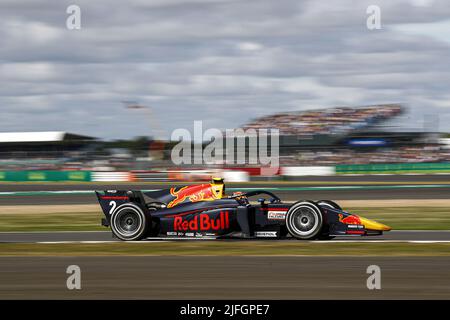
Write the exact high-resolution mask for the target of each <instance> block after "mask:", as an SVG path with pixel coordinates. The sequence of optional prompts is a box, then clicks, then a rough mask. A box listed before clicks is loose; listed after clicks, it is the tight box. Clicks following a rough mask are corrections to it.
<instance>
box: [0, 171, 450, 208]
mask: <svg viewBox="0 0 450 320" xmlns="http://www.w3.org/2000/svg"><path fill="white" fill-rule="evenodd" d="M324 182H327V183H325V184H323V183H324ZM317 183H322V184H317ZM371 183H372V184H371ZM186 184H189V183H186ZM170 186H171V183H170V182H168V183H133V184H126V183H120V184H113V183H103V184H100V183H98V184H96V183H87V184H60V183H54V184H51V183H44V184H42V183H31V184H20V183H14V184H0V206H1V205H22V204H26V205H49V204H95V203H97V200H96V197H95V194H94V192H93V190H113V189H124V190H155V189H163V188H168V187H170ZM274 187H275V188H277V189H270V188H274ZM245 188H252V189H265V188H269V190H270V191H272V192H274V193H275V194H277V195H278V196H280V198H282V199H283V200H285V201H296V200H299V199H316V200H318V199H333V200H384V199H449V198H450V175H392V176H391V175H369V176H334V177H303V178H301V183H295V182H290V183H289V184H283V183H276V182H274V181H262V182H253V183H251V184H245V183H243V184H233V183H228V184H227V189H228V190H230V189H231V190H233V191H235V190H238V189H242V190H245ZM42 191H66V192H68V193H65V194H51V195H46V194H42V195H41V194H37V195H36V194H35V195H14V194H12V195H5V194H2V193H7V192H25V193H26V192H31V193H33V192H42ZM70 191H82V193H70Z"/></svg>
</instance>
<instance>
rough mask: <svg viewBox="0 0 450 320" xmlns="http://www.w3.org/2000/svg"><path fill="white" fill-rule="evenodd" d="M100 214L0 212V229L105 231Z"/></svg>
mask: <svg viewBox="0 0 450 320" xmlns="http://www.w3.org/2000/svg"><path fill="white" fill-rule="evenodd" d="M102 216H103V214H102V213H100V212H83V213H71V212H62V213H31V214H27V213H21V214H8V213H6V214H4V213H2V214H0V231H1V232H5V231H106V230H107V229H106V228H105V227H102V226H101V225H100V220H101V218H102Z"/></svg>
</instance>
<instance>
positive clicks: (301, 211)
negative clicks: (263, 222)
mask: <svg viewBox="0 0 450 320" xmlns="http://www.w3.org/2000/svg"><path fill="white" fill-rule="evenodd" d="M322 226H323V217H322V211H321V210H320V208H319V207H318V206H317V205H316V204H315V203H314V202H313V201H306V200H302V201H299V202H297V203H294V204H293V205H292V207H291V208H290V209H289V210H288V212H287V214H286V227H287V229H288V231H289V234H291V235H292V236H293V237H295V238H297V239H301V240H311V239H315V238H316V237H317V236H318V235H319V234H320V232H321V230H322Z"/></svg>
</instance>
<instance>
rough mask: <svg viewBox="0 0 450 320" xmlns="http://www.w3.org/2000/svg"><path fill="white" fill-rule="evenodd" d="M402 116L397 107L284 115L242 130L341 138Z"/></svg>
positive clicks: (265, 117)
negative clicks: (269, 129)
mask: <svg viewBox="0 0 450 320" xmlns="http://www.w3.org/2000/svg"><path fill="white" fill-rule="evenodd" d="M402 112H403V108H402V106H401V105H399V104H382V105H371V106H362V107H355V108H349V107H337V108H332V109H320V110H309V111H297V112H284V113H277V114H272V115H269V116H264V117H260V118H258V119H255V120H253V121H252V122H250V123H248V124H246V125H244V126H243V127H242V129H244V130H246V129H256V130H258V129H268V128H274V129H279V130H280V136H299V137H305V136H316V135H345V134H349V133H350V132H353V131H355V130H363V129H367V128H369V127H371V126H373V125H376V124H378V123H380V122H382V121H385V120H387V119H391V118H393V117H395V116H397V115H400V114H401V113H402Z"/></svg>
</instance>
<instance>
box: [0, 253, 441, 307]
mask: <svg viewBox="0 0 450 320" xmlns="http://www.w3.org/2000/svg"><path fill="white" fill-rule="evenodd" d="M69 265H77V266H79V267H80V269H81V290H68V289H67V287H66V281H67V278H68V276H69V275H68V274H67V273H66V270H67V267H68V266H69ZM370 265H377V266H379V267H380V270H381V289H380V290H369V289H368V288H367V279H368V277H369V274H367V268H368V266H370ZM449 266H450V257H249V256H232V257H217V256H209V257H204V256H195V257H163V256H161V257H156V256H154V257H151V256H146V257H130V256H125V257H2V258H0V270H1V272H0V299H450V268H449Z"/></svg>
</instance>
